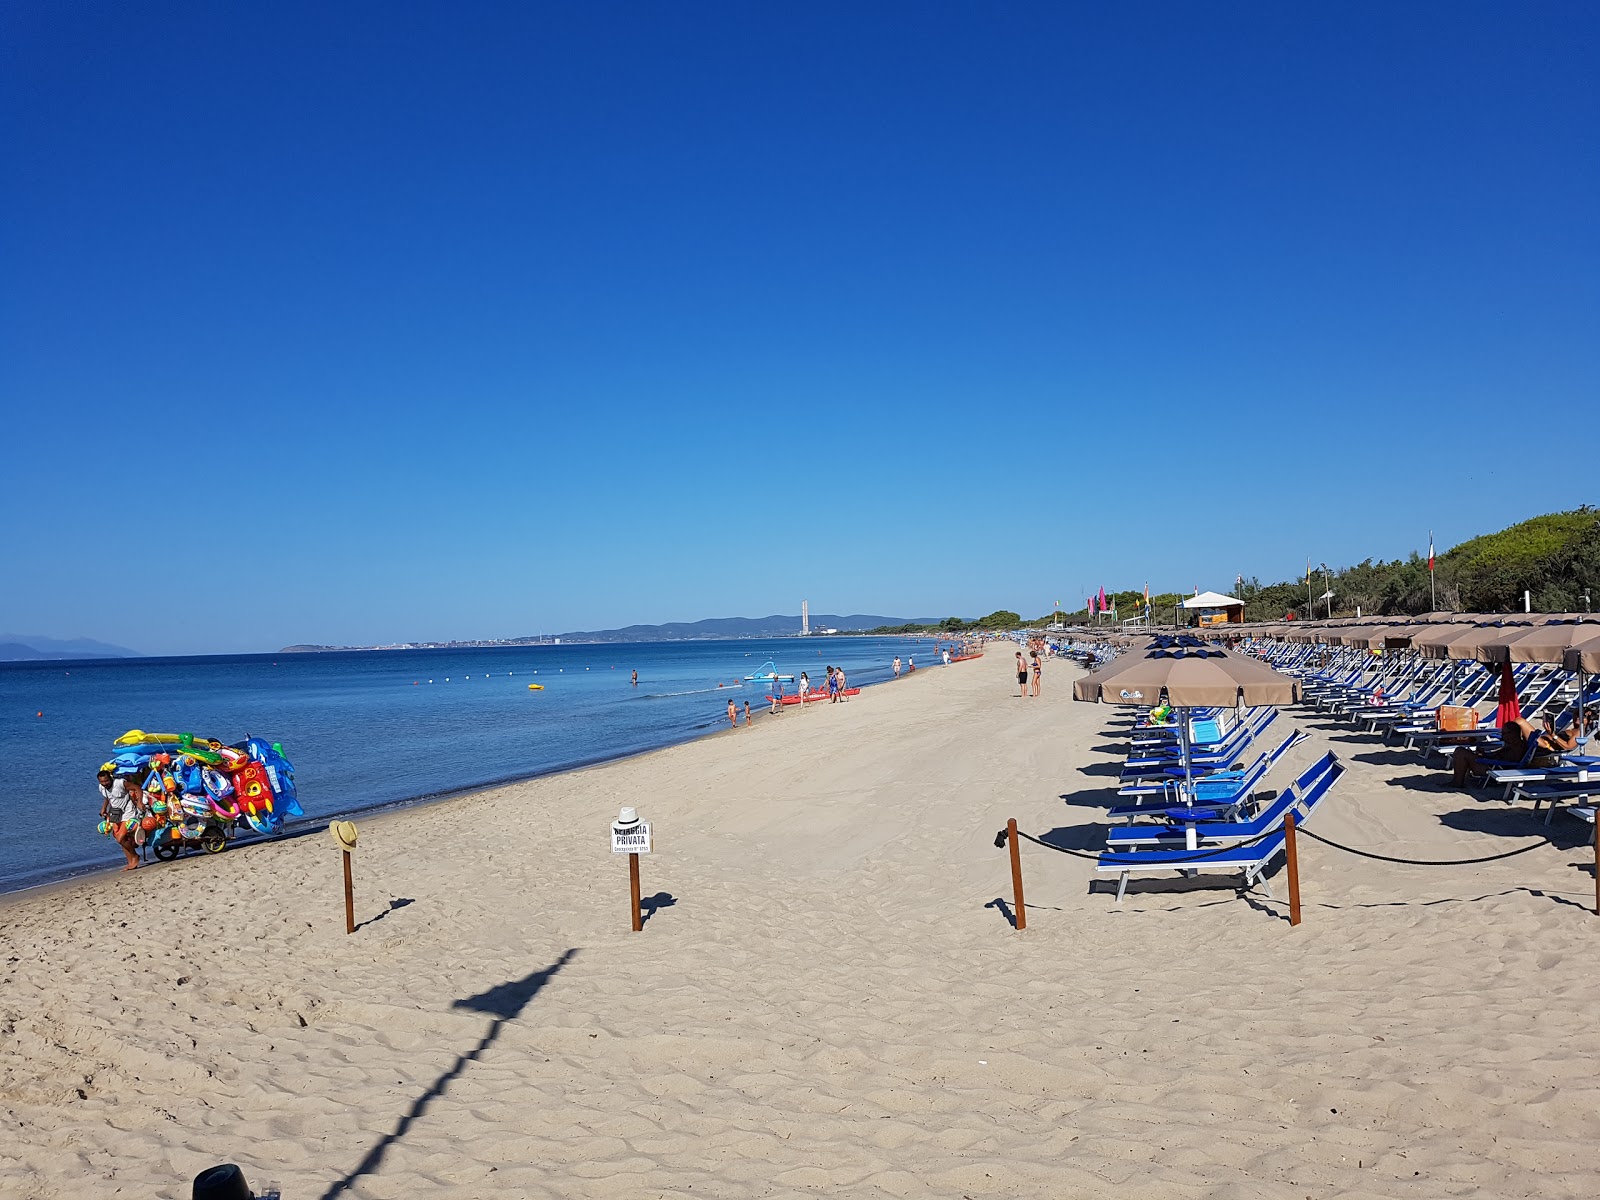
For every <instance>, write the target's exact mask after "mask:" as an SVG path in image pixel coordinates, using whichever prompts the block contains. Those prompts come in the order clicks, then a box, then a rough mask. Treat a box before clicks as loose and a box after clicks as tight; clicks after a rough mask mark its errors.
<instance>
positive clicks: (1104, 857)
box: [994, 825, 1555, 867]
mask: <svg viewBox="0 0 1600 1200" xmlns="http://www.w3.org/2000/svg"><path fill="white" fill-rule="evenodd" d="M1282 832H1283V830H1282V827H1281V826H1280V827H1279V828H1277V829H1269V830H1267V831H1266V832H1265V833H1259V834H1257V835H1256V836H1255V837H1253V838H1249V839H1248V840H1246V841H1240V842H1231V843H1229V844H1228V845H1226V846H1222V847H1219V848H1217V849H1215V850H1205V851H1200V852H1197V853H1194V854H1186V855H1183V856H1182V857H1179V856H1178V855H1173V856H1172V857H1170V858H1167V859H1165V860H1164V861H1166V862H1170V863H1172V864H1174V865H1179V864H1183V863H1190V862H1204V861H1205V860H1206V859H1208V858H1216V857H1218V856H1220V855H1223V854H1229V853H1231V852H1232V851H1234V850H1239V849H1242V848H1243V847H1245V846H1253V845H1255V844H1256V843H1257V842H1261V841H1265V840H1266V839H1267V838H1269V837H1271V836H1273V834H1277V833H1282ZM1295 832H1297V833H1301V834H1304V835H1305V836H1306V837H1308V838H1310V839H1312V840H1313V841H1317V842H1321V843H1322V844H1323V845H1324V846H1330V847H1332V848H1333V849H1335V850H1342V851H1344V852H1345V853H1346V854H1354V855H1356V856H1357V857H1358V858H1370V859H1373V860H1375V861H1377V862H1387V863H1398V864H1400V865H1401V866H1406V867H1470V866H1475V865H1476V864H1478V863H1489V862H1499V861H1500V860H1501V859H1503V858H1515V857H1516V856H1517V855H1519V854H1526V853H1528V851H1530V850H1537V849H1538V848H1539V847H1540V846H1553V845H1555V843H1554V842H1552V841H1551V840H1550V839H1549V838H1547V837H1541V838H1540V839H1539V840H1538V841H1536V842H1532V843H1530V844H1529V845H1526V846H1519V847H1517V849H1515V850H1507V851H1506V852H1505V853H1504V854H1486V855H1484V856H1483V857H1481V858H1396V857H1394V856H1392V855H1388V854H1378V853H1376V852H1375V851H1372V850H1358V849H1356V848H1355V847H1354V846H1346V845H1344V844H1342V843H1340V842H1336V841H1333V840H1332V839H1331V838H1325V837H1322V836H1321V835H1320V834H1315V833H1312V832H1311V830H1309V829H1307V828H1306V827H1305V826H1304V825H1296V826H1295ZM1017 836H1018V837H1019V838H1022V839H1023V840H1024V841H1029V842H1032V843H1033V844H1034V845H1035V846H1043V847H1044V848H1045V849H1046V850H1054V851H1055V852H1056V853H1057V854H1067V855H1070V856H1071V857H1073V858H1083V859H1087V860H1089V861H1090V862H1096V863H1098V862H1105V863H1107V864H1109V865H1112V866H1115V865H1117V864H1118V863H1130V864H1131V865H1135V866H1138V865H1141V864H1140V860H1138V859H1119V858H1117V857H1116V856H1115V853H1114V852H1113V851H1110V850H1107V851H1104V852H1101V853H1095V852H1090V851H1086V850H1073V849H1069V848H1068V847H1066V846H1057V845H1054V844H1052V843H1050V842H1046V841H1042V840H1040V839H1039V838H1036V837H1034V836H1033V834H1031V833H1024V832H1023V831H1022V830H1020V829H1019V830H1017ZM994 844H995V848H996V849H1003V848H1004V846H1005V844H1006V831H1005V830H1004V829H1002V830H1001V831H1000V832H999V833H997V834H995V837H994Z"/></svg>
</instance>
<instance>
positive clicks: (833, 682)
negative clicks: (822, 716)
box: [828, 667, 839, 704]
mask: <svg viewBox="0 0 1600 1200" xmlns="http://www.w3.org/2000/svg"><path fill="white" fill-rule="evenodd" d="M828 703H829V704H837V703H839V672H838V671H837V670H835V669H834V668H833V667H829V668H828Z"/></svg>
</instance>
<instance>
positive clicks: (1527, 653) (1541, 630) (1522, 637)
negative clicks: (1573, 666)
mask: <svg viewBox="0 0 1600 1200" xmlns="http://www.w3.org/2000/svg"><path fill="white" fill-rule="evenodd" d="M1597 638H1600V621H1585V622H1577V621H1573V622H1562V623H1559V624H1549V625H1534V626H1532V627H1531V628H1526V629H1515V630H1507V631H1504V632H1503V634H1502V636H1501V637H1499V638H1496V639H1495V640H1494V641H1491V642H1489V643H1487V644H1486V645H1484V646H1483V647H1481V648H1480V649H1479V652H1478V659H1479V661H1480V662H1506V661H1508V660H1509V661H1511V662H1520V663H1558V662H1560V661H1561V660H1562V657H1563V656H1564V655H1565V654H1566V652H1567V651H1568V650H1570V649H1572V647H1574V646H1579V645H1582V644H1583V643H1584V642H1590V641H1594V640H1595V639H1597Z"/></svg>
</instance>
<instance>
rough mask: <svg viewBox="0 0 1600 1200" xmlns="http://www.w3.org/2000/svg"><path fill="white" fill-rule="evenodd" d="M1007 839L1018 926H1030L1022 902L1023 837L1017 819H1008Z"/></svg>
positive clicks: (1021, 927)
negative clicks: (1020, 834) (1018, 832)
mask: <svg viewBox="0 0 1600 1200" xmlns="http://www.w3.org/2000/svg"><path fill="white" fill-rule="evenodd" d="M1006 841H1008V842H1010V843H1011V894H1012V896H1013V897H1014V898H1015V900H1016V909H1015V912H1016V915H1017V928H1018V929H1026V928H1027V927H1028V909H1027V906H1026V905H1024V904H1023V902H1022V839H1021V838H1019V837H1018V836H1017V819H1016V818H1015V817H1012V818H1010V819H1009V820H1007V821H1006Z"/></svg>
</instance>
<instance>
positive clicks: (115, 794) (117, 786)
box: [96, 771, 143, 871]
mask: <svg viewBox="0 0 1600 1200" xmlns="http://www.w3.org/2000/svg"><path fill="white" fill-rule="evenodd" d="M96 778H97V779H98V780H99V781H100V819H101V820H102V821H105V822H106V823H107V824H108V825H109V826H110V829H111V836H112V837H113V838H115V839H116V843H117V845H118V846H119V847H121V849H122V853H123V856H124V857H126V858H127V860H128V865H127V866H125V867H123V868H122V869H123V870H124V871H132V870H136V869H137V868H138V866H139V851H138V849H137V845H138V843H137V842H135V841H134V837H133V831H134V829H135V828H137V827H138V824H139V818H140V817H141V816H142V815H143V813H142V811H141V805H140V804H139V790H138V788H136V787H130V786H129V784H128V781H127V780H126V779H117V778H116V777H114V776H113V775H112V774H111V772H110V771H101V772H100V773H99V775H98V776H96Z"/></svg>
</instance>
